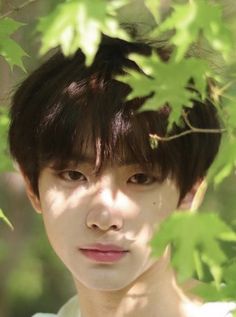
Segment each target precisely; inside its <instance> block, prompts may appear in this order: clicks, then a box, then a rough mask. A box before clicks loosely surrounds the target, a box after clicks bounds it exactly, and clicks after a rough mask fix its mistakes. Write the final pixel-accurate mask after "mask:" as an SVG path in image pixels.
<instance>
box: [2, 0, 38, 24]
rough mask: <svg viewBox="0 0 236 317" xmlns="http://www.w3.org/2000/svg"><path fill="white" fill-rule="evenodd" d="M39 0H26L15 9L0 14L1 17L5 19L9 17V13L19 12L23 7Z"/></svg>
mask: <svg viewBox="0 0 236 317" xmlns="http://www.w3.org/2000/svg"><path fill="white" fill-rule="evenodd" d="M36 1H37V0H27V1H25V2H24V3H22V4H21V5H19V6H17V7H14V8H13V9H11V10H9V11H7V12H6V13H4V14H2V15H0V19H4V18H6V17H8V16H9V15H11V14H12V13H14V12H18V11H20V10H21V9H23V8H25V7H26V6H28V5H30V4H32V3H34V2H36Z"/></svg>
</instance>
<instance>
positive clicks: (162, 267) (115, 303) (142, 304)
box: [75, 256, 193, 317]
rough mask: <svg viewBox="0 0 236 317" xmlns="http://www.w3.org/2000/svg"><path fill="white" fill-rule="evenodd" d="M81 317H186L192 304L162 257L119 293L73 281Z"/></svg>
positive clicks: (167, 258) (166, 259)
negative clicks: (96, 288) (91, 287)
mask: <svg viewBox="0 0 236 317" xmlns="http://www.w3.org/2000/svg"><path fill="white" fill-rule="evenodd" d="M75 284H76V288H77V291H78V294H79V302H80V309H81V314H82V317H92V316H96V317H104V316H106V317H124V316H125V317H146V316H150V317H156V316H158V317H172V316H175V317H186V316H188V314H187V310H188V309H189V307H190V306H191V305H193V303H191V301H190V299H189V298H188V297H187V296H186V295H185V294H184V292H183V291H182V290H181V289H180V287H179V286H178V285H177V283H176V278H175V274H174V272H173V270H172V269H171V268H170V265H169V257H166V256H164V257H163V258H161V259H160V260H158V261H157V262H156V263H155V264H153V265H152V267H150V268H149V269H148V270H147V271H146V272H144V273H143V275H141V276H140V277H139V278H138V279H137V280H136V281H134V282H133V283H132V284H131V285H129V286H127V287H126V288H124V289H122V290H117V291H101V290H94V289H88V288H86V287H85V286H84V285H82V284H81V283H80V282H78V281H75Z"/></svg>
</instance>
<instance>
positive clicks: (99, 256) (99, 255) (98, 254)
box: [80, 249, 128, 263]
mask: <svg viewBox="0 0 236 317" xmlns="http://www.w3.org/2000/svg"><path fill="white" fill-rule="evenodd" d="M80 251H81V252H82V254H83V255H85V256H86V257H88V258H89V259H91V260H93V261H96V262H104V263H105V262H106V263H109V262H110V263H111V262H117V261H119V260H121V259H122V258H123V257H124V256H125V255H126V254H127V253H128V252H127V251H107V252H104V251H99V250H88V249H80Z"/></svg>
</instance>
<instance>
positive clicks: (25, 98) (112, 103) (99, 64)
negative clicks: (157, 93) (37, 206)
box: [9, 36, 221, 200]
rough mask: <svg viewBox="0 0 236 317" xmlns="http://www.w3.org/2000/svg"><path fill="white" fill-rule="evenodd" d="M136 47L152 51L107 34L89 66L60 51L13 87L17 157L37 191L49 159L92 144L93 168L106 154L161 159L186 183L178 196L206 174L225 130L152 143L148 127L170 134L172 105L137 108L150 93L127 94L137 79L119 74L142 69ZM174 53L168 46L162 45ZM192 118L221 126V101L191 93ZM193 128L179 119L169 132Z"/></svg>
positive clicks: (57, 161) (165, 169) (62, 162)
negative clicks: (129, 81) (125, 78)
mask: <svg viewBox="0 0 236 317" xmlns="http://www.w3.org/2000/svg"><path fill="white" fill-rule="evenodd" d="M131 52H136V53H140V54H143V55H146V56H149V55H151V53H152V48H151V47H150V46H149V45H147V44H141V43H129V42H126V41H123V40H120V39H111V38H108V37H105V36H103V39H102V42H101V44H100V47H99V49H98V52H97V54H96V56H95V59H94V62H93V64H92V65H91V66H90V67H86V65H85V56H84V54H83V53H82V52H81V50H78V51H77V52H76V54H75V55H74V56H73V57H65V56H64V55H63V54H62V53H61V52H60V51H58V52H57V53H56V54H55V55H54V56H52V57H51V58H50V59H49V60H48V61H47V62H45V63H44V64H42V65H41V66H40V67H39V68H38V69H36V70H35V71H34V72H33V73H32V74H30V75H29V76H28V77H27V78H26V80H24V82H23V83H22V84H21V85H20V87H19V88H18V90H17V91H16V92H15V94H14V96H13V99H12V105H11V109H10V120H11V124H10V129H9V143H10V151H11V154H12V156H13V158H14V159H15V160H16V161H17V162H18V164H19V165H20V167H21V169H22V170H23V172H24V173H25V175H26V176H27V177H28V179H29V181H30V183H31V185H32V189H33V191H34V192H35V194H37V195H38V178H39V175H40V171H41V170H42V168H43V167H45V166H46V165H47V164H49V163H50V164H51V163H53V165H54V166H56V167H59V166H61V167H62V166H66V164H67V163H68V162H69V161H71V160H76V159H78V158H79V157H80V156H82V155H83V153H84V152H85V151H86V147H87V145H88V144H91V145H92V147H93V148H94V153H95V156H96V160H95V166H94V168H95V170H96V171H97V172H99V170H100V169H101V167H102V166H103V164H104V162H106V161H107V160H111V161H113V162H116V161H127V160H129V161H134V162H137V163H138V164H140V165H141V166H143V167H144V168H152V167H153V166H158V167H159V170H160V173H161V175H162V179H163V180H164V179H165V178H166V177H167V175H169V174H171V175H172V176H173V177H174V178H175V179H176V181H177V184H178V186H179V189H180V200H181V199H182V198H183V197H184V196H185V194H186V193H187V192H188V191H189V190H190V189H191V188H192V186H193V185H194V183H195V182H196V181H197V180H198V179H199V178H202V177H204V176H205V174H206V172H207V170H208V168H209V166H210V165H211V163H212V162H213V160H214V158H215V156H216V154H217V151H218V148H219V144H220V139H221V135H220V133H218V134H217V133H215V134H210V133H192V134H188V135H185V136H182V137H179V138H176V139H174V140H171V141H159V143H158V146H157V147H156V148H153V147H152V146H151V145H150V134H157V135H159V136H165V135H166V134H167V125H168V117H169V113H170V107H169V106H168V105H163V107H162V108H160V109H159V110H157V111H144V112H137V110H138V109H139V108H140V107H141V106H142V105H143V104H144V102H145V100H146V99H147V98H150V97H151V96H150V95H148V96H142V97H140V98H134V99H133V100H129V101H127V100H126V97H127V96H128V94H129V93H130V91H131V87H130V86H129V85H127V84H125V83H122V82H120V81H118V80H116V78H115V76H116V75H121V74H123V75H125V74H126V72H127V69H133V70H137V71H141V70H140V68H139V67H138V65H137V64H136V63H135V62H134V61H132V60H130V59H129V58H128V54H129V53H131ZM156 53H157V54H159V56H160V58H161V59H162V60H168V56H169V51H168V49H164V48H159V49H156ZM188 120H189V121H190V122H191V124H192V125H193V126H195V127H198V128H202V129H206V128H207V129H219V127H220V123H219V120H218V116H217V111H216V108H215V106H214V105H213V104H212V102H211V101H210V98H206V100H205V101H204V102H200V101H197V100H194V101H193V107H192V108H189V109H188ZM187 129H189V127H188V126H187V125H186V124H185V123H183V122H182V124H181V125H179V126H178V125H177V124H174V125H173V127H172V130H171V131H170V132H168V135H173V134H176V133H180V132H182V131H185V130H187Z"/></svg>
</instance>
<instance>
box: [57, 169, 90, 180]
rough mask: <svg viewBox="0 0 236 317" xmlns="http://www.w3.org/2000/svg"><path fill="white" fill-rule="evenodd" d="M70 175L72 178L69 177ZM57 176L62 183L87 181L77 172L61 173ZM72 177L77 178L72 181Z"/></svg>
mask: <svg viewBox="0 0 236 317" xmlns="http://www.w3.org/2000/svg"><path fill="white" fill-rule="evenodd" d="M70 174H71V176H72V177H70ZM73 174H74V175H73ZM58 175H59V177H60V178H61V179H63V180H64V181H67V182H85V181H87V178H86V177H85V176H84V175H83V174H82V173H81V172H79V171H74V170H70V171H63V172H60V173H59V174H58ZM67 176H68V177H67ZM73 176H78V178H74V179H73ZM81 178H83V179H81Z"/></svg>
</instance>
